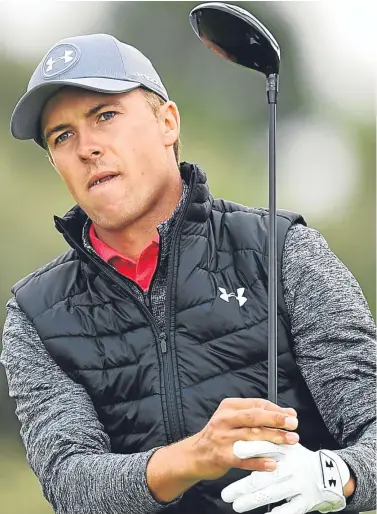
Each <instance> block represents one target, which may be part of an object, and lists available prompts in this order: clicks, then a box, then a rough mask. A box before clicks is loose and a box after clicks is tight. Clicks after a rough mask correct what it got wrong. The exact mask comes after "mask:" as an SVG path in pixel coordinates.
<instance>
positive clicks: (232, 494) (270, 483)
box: [221, 441, 350, 514]
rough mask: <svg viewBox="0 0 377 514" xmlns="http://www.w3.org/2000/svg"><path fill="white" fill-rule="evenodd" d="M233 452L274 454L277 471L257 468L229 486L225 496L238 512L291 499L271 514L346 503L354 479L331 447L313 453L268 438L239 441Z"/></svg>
mask: <svg viewBox="0 0 377 514" xmlns="http://www.w3.org/2000/svg"><path fill="white" fill-rule="evenodd" d="M233 453H234V455H235V456H236V457H239V458H241V459H248V458H250V457H270V458H273V459H275V460H276V461H278V464H277V468H276V469H275V471H272V472H268V471H254V472H252V473H251V475H250V476H247V477H245V478H242V479H241V480H238V481H237V482H234V483H233V484H230V485H229V486H227V487H225V489H223V491H222V492H221V497H222V499H223V500H224V501H225V502H227V503H233V509H234V511H235V512H247V511H250V510H253V509H256V508H258V507H263V506H264V505H269V504H272V503H277V502H280V501H282V500H287V503H285V504H284V505H281V506H279V507H275V508H273V509H272V510H271V514H304V513H305V512H311V511H315V510H318V511H320V512H336V511H339V510H342V509H344V508H345V506H346V499H345V497H344V494H343V487H344V486H345V485H346V483H347V482H348V481H349V479H350V471H349V469H348V466H347V464H346V463H345V462H344V461H343V460H342V459H341V458H340V457H339V456H338V455H336V454H335V453H334V452H332V451H331V450H319V451H317V452H312V451H310V450H308V449H306V448H304V446H302V445H301V444H299V443H297V444H294V445H287V444H282V445H276V444H273V443H269V442H267V441H237V442H236V443H234V445H233Z"/></svg>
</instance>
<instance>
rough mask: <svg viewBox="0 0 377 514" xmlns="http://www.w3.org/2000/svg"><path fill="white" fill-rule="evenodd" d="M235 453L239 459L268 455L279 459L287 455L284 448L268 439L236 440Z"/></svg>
mask: <svg viewBox="0 0 377 514" xmlns="http://www.w3.org/2000/svg"><path fill="white" fill-rule="evenodd" d="M233 453H234V455H235V456H236V457H238V458H239V459H250V458H252V457H267V458H269V459H275V460H276V461H279V460H281V459H282V457H283V456H284V455H285V452H284V448H282V446H279V445H277V444H274V443H269V442H268V441H236V442H235V443H234V444H233Z"/></svg>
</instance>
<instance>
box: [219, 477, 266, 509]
mask: <svg viewBox="0 0 377 514" xmlns="http://www.w3.org/2000/svg"><path fill="white" fill-rule="evenodd" d="M256 473H257V472H256ZM253 475H254V473H251V475H249V476H247V477H245V478H241V480H237V482H233V484H230V485H228V486H227V487H225V488H224V489H223V490H222V491H221V498H222V500H223V501H224V502H225V503H232V502H234V500H236V499H237V498H238V497H239V496H242V495H244V494H245V493H246V492H248V491H249V488H252V487H253Z"/></svg>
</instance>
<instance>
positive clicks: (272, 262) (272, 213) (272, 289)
mask: <svg viewBox="0 0 377 514" xmlns="http://www.w3.org/2000/svg"><path fill="white" fill-rule="evenodd" d="M269 109H270V119H269V128H268V131H269V146H268V154H269V155H268V156H269V158H268V168H269V169H268V182H269V184H268V195H269V205H268V208H269V225H268V226H269V234H268V248H269V251H268V399H269V400H270V401H271V402H274V403H277V232H276V103H270V104H269Z"/></svg>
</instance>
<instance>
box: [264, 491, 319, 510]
mask: <svg viewBox="0 0 377 514" xmlns="http://www.w3.org/2000/svg"><path fill="white" fill-rule="evenodd" d="M309 509H310V506H309V505H308V504H307V501H306V500H305V498H304V496H303V495H301V494H298V495H297V496H295V497H294V498H292V500H290V501H289V502H288V503H285V504H284V505H280V506H279V507H275V508H274V509H272V510H271V514H305V512H308V511H309Z"/></svg>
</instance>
